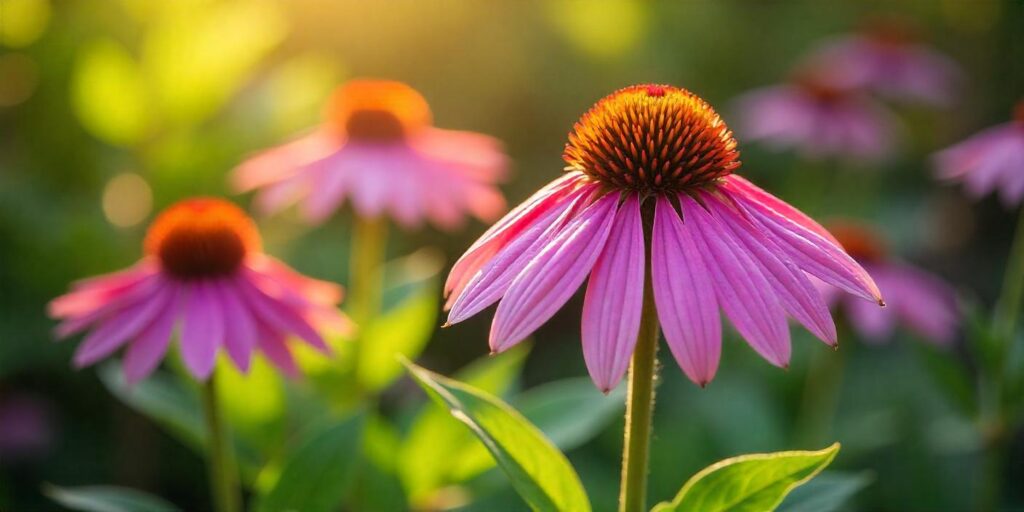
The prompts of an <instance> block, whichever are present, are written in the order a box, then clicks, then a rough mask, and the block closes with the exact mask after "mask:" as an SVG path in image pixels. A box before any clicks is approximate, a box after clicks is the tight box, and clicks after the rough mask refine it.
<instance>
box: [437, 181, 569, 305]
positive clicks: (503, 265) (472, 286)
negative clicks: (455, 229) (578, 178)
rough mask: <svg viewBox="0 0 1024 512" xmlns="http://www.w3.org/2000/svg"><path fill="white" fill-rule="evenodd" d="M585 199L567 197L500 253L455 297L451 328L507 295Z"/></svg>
mask: <svg viewBox="0 0 1024 512" xmlns="http://www.w3.org/2000/svg"><path fill="white" fill-rule="evenodd" d="M584 196H585V193H584V191H578V192H577V193H574V194H572V195H569V196H566V198H565V200H564V201H563V202H562V203H560V204H558V205H555V206H554V207H553V208H551V209H550V210H548V211H546V212H544V213H543V214H542V215H541V216H540V217H539V218H538V219H537V220H536V221H534V222H533V224H531V225H530V226H529V227H528V228H527V229H526V230H525V231H523V232H522V233H520V234H519V235H517V236H516V238H514V239H513V240H511V242H510V243H509V244H508V245H506V246H505V247H503V248H502V249H501V250H499V251H498V252H497V253H496V254H495V255H494V257H492V258H491V260H490V261H488V262H487V265H486V266H484V267H483V268H482V269H481V270H480V271H479V272H477V273H476V275H475V276H474V277H473V279H472V280H470V281H469V282H468V283H467V284H466V287H465V288H464V289H463V290H462V291H461V292H460V293H459V294H458V296H456V297H455V302H454V303H453V304H452V307H451V311H450V312H449V314H448V324H456V323H459V322H461V321H463V320H465V319H467V318H469V317H471V316H473V315H475V314H477V313H479V312H480V311H482V310H483V309H484V308H486V307H488V306H490V305H491V304H494V303H495V302H497V300H498V299H500V298H501V296H502V295H504V294H505V292H506V291H508V287H509V285H511V284H512V280H514V279H515V278H516V277H517V276H518V275H519V274H520V273H522V271H523V269H525V268H526V266H527V265H529V264H530V262H531V261H533V259H534V258H536V257H537V253H539V252H540V251H541V249H543V248H544V247H545V245H547V243H548V242H549V241H550V240H551V239H552V238H554V236H555V235H556V234H557V233H558V232H559V231H560V230H561V229H562V227H563V226H564V225H565V223H566V221H567V220H568V219H569V217H570V213H571V211H572V209H573V208H574V206H575V205H576V204H577V202H579V201H580V200H581V198H582V197H584Z"/></svg>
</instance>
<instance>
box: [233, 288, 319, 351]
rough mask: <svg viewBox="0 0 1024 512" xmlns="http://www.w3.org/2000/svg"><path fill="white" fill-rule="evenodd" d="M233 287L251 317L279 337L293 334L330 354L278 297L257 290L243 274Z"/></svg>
mask: <svg viewBox="0 0 1024 512" xmlns="http://www.w3.org/2000/svg"><path fill="white" fill-rule="evenodd" d="M235 287H236V288H237V289H238V290H239V291H241V292H242V297H243V298H244V299H245V303H246V304H247V305H248V307H249V308H250V310H251V311H252V313H253V315H254V316H255V317H257V318H259V319H260V320H261V321H262V322H265V323H266V325H267V326H268V327H270V328H271V329H274V330H276V331H277V332H279V333H280V334H281V335H289V334H294V335H295V336H298V337H299V338H300V339H302V340H303V341H305V342H306V343H308V344H309V345H310V346H312V347H313V348H316V349H317V350H320V351H321V352H324V353H330V352H331V349H330V347H328V346H327V343H326V342H325V341H324V339H323V337H322V336H320V333H318V332H316V330H315V329H313V327H312V326H311V325H309V322H307V321H306V320H305V319H304V318H303V317H302V315H301V314H299V313H297V312H296V311H295V310H293V309H292V307H291V306H289V305H288V304H287V303H286V302H284V301H283V300H281V298H280V297H272V296H270V295H267V294H266V293H265V292H264V291H262V290H260V289H259V288H257V287H256V285H255V284H253V282H252V278H251V277H250V276H249V275H248V274H246V273H243V274H242V275H239V276H238V277H236V279H235Z"/></svg>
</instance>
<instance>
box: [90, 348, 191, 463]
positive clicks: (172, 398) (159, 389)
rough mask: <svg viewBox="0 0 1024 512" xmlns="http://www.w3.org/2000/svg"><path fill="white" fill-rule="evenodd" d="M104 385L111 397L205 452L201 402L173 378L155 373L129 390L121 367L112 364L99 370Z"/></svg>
mask: <svg viewBox="0 0 1024 512" xmlns="http://www.w3.org/2000/svg"><path fill="white" fill-rule="evenodd" d="M99 377H100V381H102V382H103V385H104V386H106V388H107V390H108V391H110V393H111V394H113V395H114V396H116V397H117V398H118V399H119V400H121V401H122V402H124V403H125V404H126V405H127V406H129V407H131V408H132V409H135V410H136V411H138V412H140V413H142V414H143V415H144V416H146V417H148V418H150V419H152V420H153V421H155V422H156V423H157V424H159V425H160V426H162V427H163V428H165V429H166V430H167V431H168V432H170V433H171V434H172V435H174V436H175V437H177V438H178V439H179V440H181V441H182V442H183V443H185V444H186V445H188V446H190V447H192V448H193V449H195V450H196V451H198V452H200V453H201V452H202V450H203V446H204V445H205V443H206V431H205V430H204V426H203V418H202V415H201V414H200V410H201V409H200V405H199V398H198V397H197V396H196V395H195V393H192V392H191V390H189V389H188V388H186V387H185V386H183V385H182V384H181V382H180V381H179V380H178V379H175V378H174V377H173V376H171V375H169V374H167V373H163V372H155V373H153V374H152V375H151V376H150V377H149V378H147V379H146V380H144V381H142V382H139V383H138V384H136V385H134V386H132V387H128V385H127V384H126V383H125V381H124V378H123V373H122V371H121V365H120V364H117V363H108V364H105V365H103V366H102V367H100V369H99Z"/></svg>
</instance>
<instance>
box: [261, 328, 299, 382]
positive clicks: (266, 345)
mask: <svg viewBox="0 0 1024 512" xmlns="http://www.w3.org/2000/svg"><path fill="white" fill-rule="evenodd" d="M260 333H261V334H260V338H259V347H260V350H261V351H262V352H263V354H264V355H265V356H267V359H269V360H270V362H271V363H273V364H274V366H276V367H277V368H278V369H280V370H281V371H282V372H284V374H285V375H288V376H289V377H293V378H294V377H298V376H299V375H300V372H299V367H298V365H296V364H295V358H294V357H293V356H292V352H291V349H289V348H288V344H287V343H286V342H285V339H284V336H282V335H281V334H280V333H276V332H274V331H273V330H272V329H271V328H269V327H267V326H266V325H262V324H261V325H260Z"/></svg>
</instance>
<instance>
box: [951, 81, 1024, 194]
mask: <svg viewBox="0 0 1024 512" xmlns="http://www.w3.org/2000/svg"><path fill="white" fill-rule="evenodd" d="M934 162H935V166H936V168H937V170H938V176H939V177H940V178H942V179H946V180H951V181H960V182H963V184H964V188H965V189H967V193H968V194H970V195H971V196H972V197H974V198H980V197H982V196H985V195H987V194H988V193H990V192H996V193H998V194H999V198H1000V199H1001V200H1002V201H1003V204H1005V205H1006V207H1007V208H1012V207H1015V206H1017V205H1018V204H1020V202H1021V199H1022V198H1024V100H1022V101H1020V102H1019V103H1018V104H1017V108H1016V111H1015V116H1014V120H1013V121H1010V122H1009V123H1005V124H1001V125H998V126H994V127H992V128H989V129H987V130H985V131H983V132H981V133H979V134H977V135H974V136H973V137H971V138H969V139H967V140H965V141H963V142H961V143H959V144H957V145H955V146H953V147H950V148H948V149H946V150H943V151H941V152H939V153H938V154H936V155H935V158H934Z"/></svg>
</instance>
